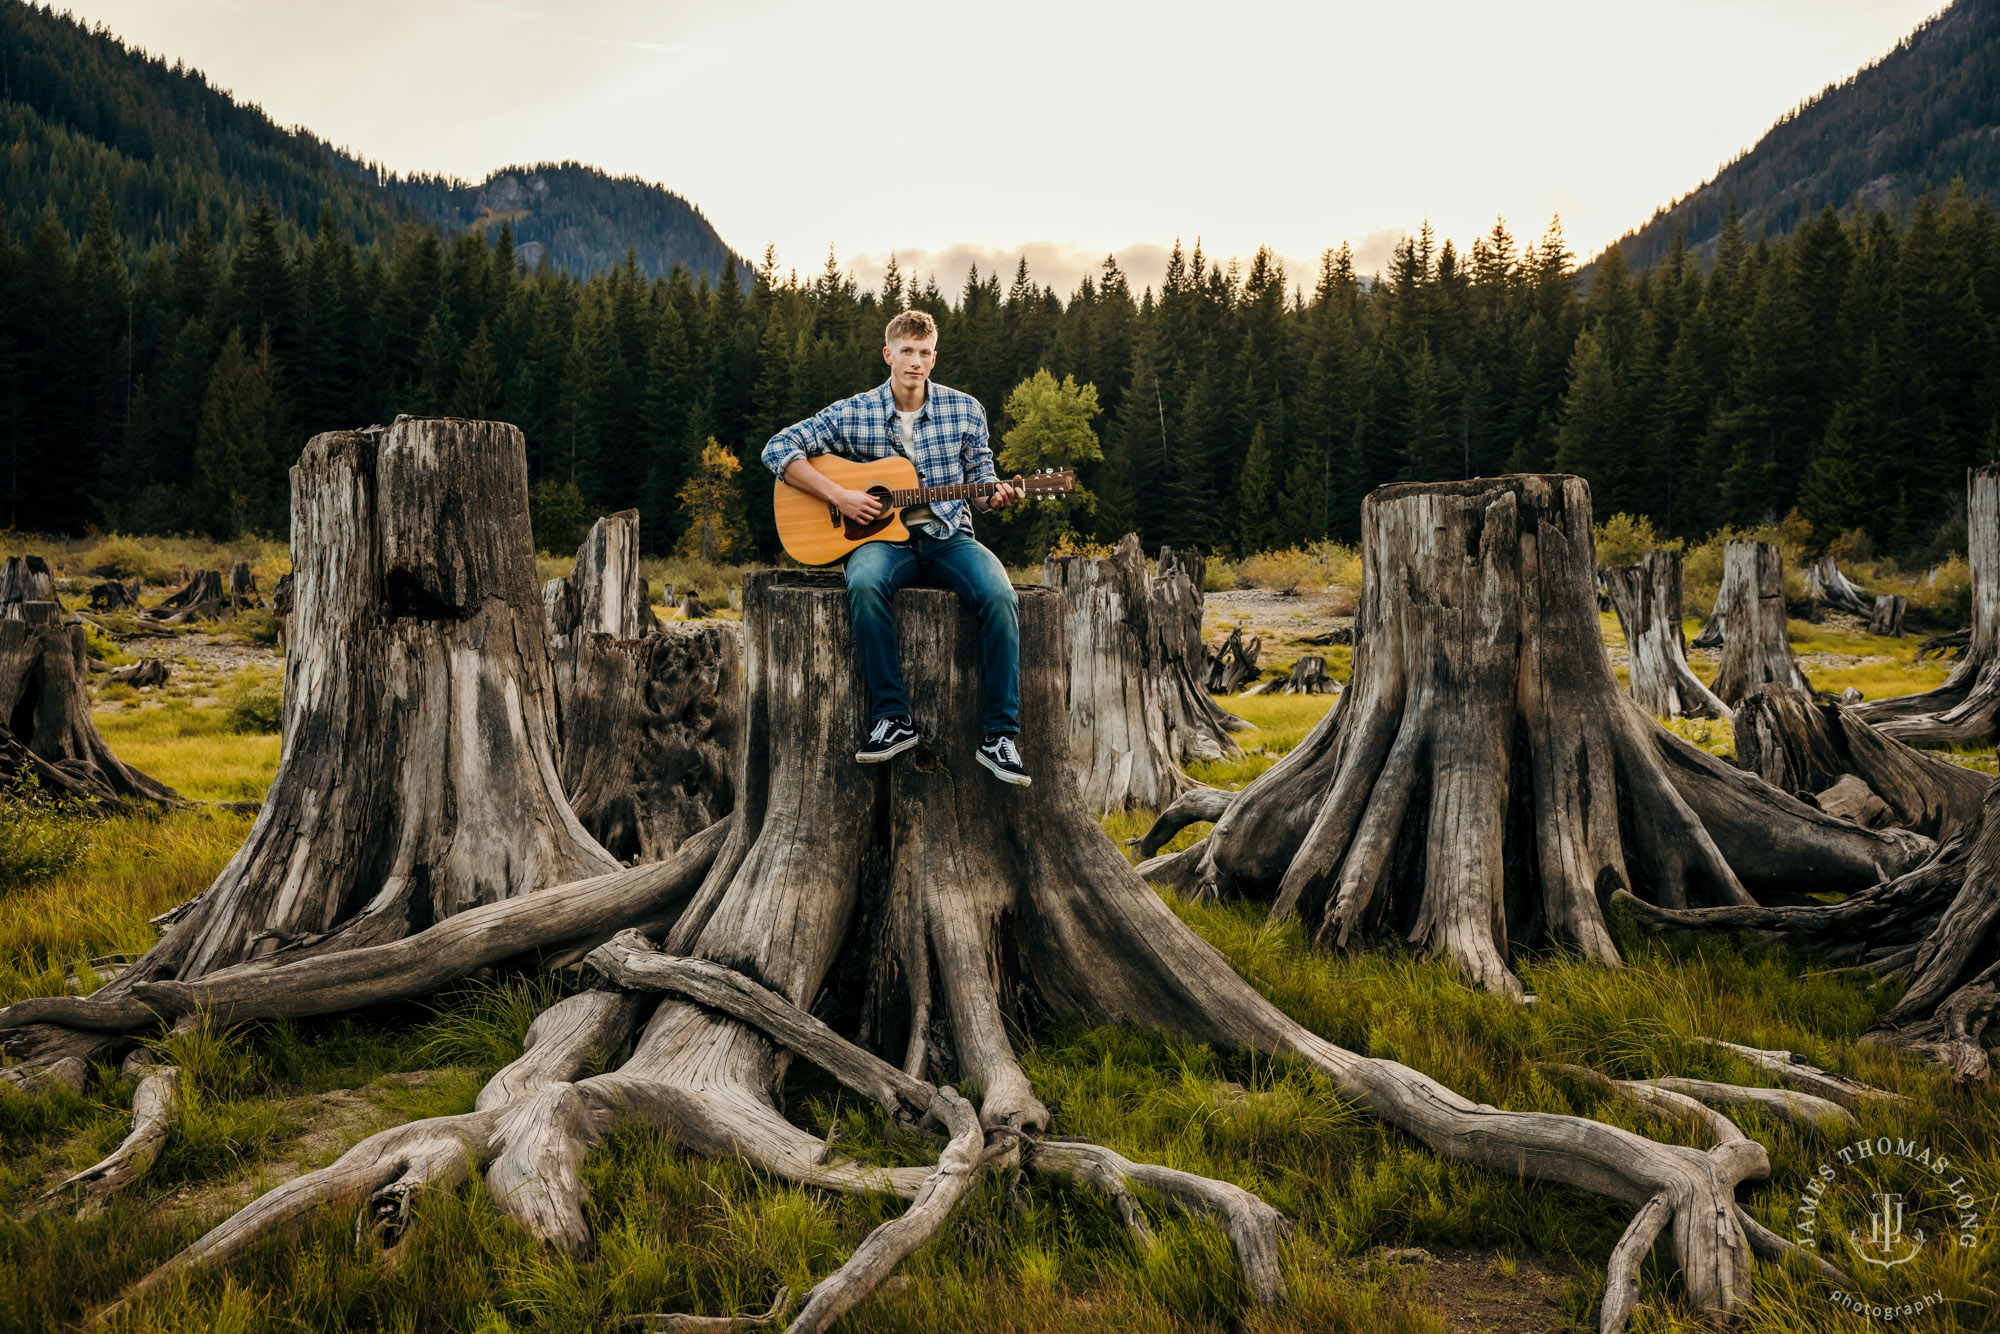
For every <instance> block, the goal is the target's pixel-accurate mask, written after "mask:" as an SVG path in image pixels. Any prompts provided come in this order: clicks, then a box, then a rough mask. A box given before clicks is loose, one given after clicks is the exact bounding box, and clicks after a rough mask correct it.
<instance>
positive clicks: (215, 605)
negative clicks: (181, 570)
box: [146, 570, 230, 625]
mask: <svg viewBox="0 0 2000 1334" xmlns="http://www.w3.org/2000/svg"><path fill="white" fill-rule="evenodd" d="M229 610H230V606H229V596H228V594H227V593H225V592H224V591H223V587H222V575H221V574H219V573H218V572H216V571H214V570H200V571H197V572H196V573H195V575H194V576H193V577H192V578H190V579H189V580H188V581H187V583H185V584H183V585H182V586H181V587H180V588H179V589H178V590H177V591H175V592H174V593H173V594H171V595H170V596H169V597H168V598H167V599H166V600H165V601H164V602H162V603H160V604H159V605H158V606H157V607H149V608H147V609H146V615H147V616H148V617H149V618H151V619H152V620H155V621H158V622H159V623H160V624H162V625H186V624H188V623H190V622H192V621H212V620H214V619H216V618H217V617H219V616H221V615H222V614H223V613H224V612H226V611H229Z"/></svg>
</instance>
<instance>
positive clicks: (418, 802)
mask: <svg viewBox="0 0 2000 1334" xmlns="http://www.w3.org/2000/svg"><path fill="white" fill-rule="evenodd" d="M526 458H527V456H526V450H525V447H524V445H523V443H522V439H521V433H520V431H519V430H517V429H516V428H515V427H512V426H508V425H504V424H501V423H498V422H474V421H459V420H455V419H438V418H399V419H398V420H397V422H396V424H395V425H393V426H390V427H388V428H386V429H383V428H374V429H371V430H367V431H331V432H327V433H325V434H322V435H317V436H314V437H313V438H312V440H311V441H310V442H309V443H308V444H307V445H306V448H305V453H304V454H303V455H302V456H301V457H300V459H299V462H298V463H297V464H296V465H295V466H294V467H293V469H292V474H291V492H292V528H291V531H292V541H293V576H294V578H293V584H292V588H293V593H294V597H295V599H296V610H295V612H294V625H293V627H292V630H293V634H294V635H295V637H296V643H295V644H294V649H293V651H292V652H291V653H290V654H288V655H287V658H286V663H285V727H284V752H283V754H282V755H281V757H280V758H279V761H278V773H277V776H276V778H275V779H274V780H273V781H272V784H271V789H270V792H269V794H268V795H267V796H266V797H265V800H264V807H263V811H262V813H261V814H259V816H258V817H257V823H256V826H255V827H254V828H253V829H252V830H251V832H250V836H249V839H248V840H247V841H246V842H245V843H244V845H243V846H242V847H241V848H240V849H238V850H237V853H236V855H235V857H234V858H232V859H231V860H230V863H229V865H228V867H226V868H225V869H224V870H223V872H222V874H221V875H220V876H219V877H217V879H216V881H215V883H214V884H213V885H211V886H210V887H209V888H208V890H207V891H206V892H204V893H203V894H202V895H201V896H200V898H199V899H197V900H196V901H195V903H194V905H193V907H192V908H191V909H190V910H189V911H188V912H187V914H186V915H185V916H184V917H183V918H182V919H181V920H180V921H179V922H178V923H177V924H176V925H175V926H174V927H173V928H172V929H171V930H169V931H168V932H167V934H166V936H165V937H164V938H163V939H162V940H161V941H160V943H159V944H158V945H157V946H156V947H155V948H154V949H153V951H152V952H151V953H150V954H148V955H147V956H146V958H145V959H143V960H142V961H140V962H139V963H138V964H136V965H134V966H133V967H132V968H131V969H130V970H129V971H128V972H127V973H126V974H125V975H123V976H121V977H120V978H119V979H118V981H116V982H114V983H112V984H110V986H108V987H106V988H105V991H106V992H110V993H111V995H112V997H115V996H117V995H118V994H119V992H120V991H121V990H122V989H124V988H127V987H129V986H131V985H133V984H136V983H139V982H147V981H154V980H157V979H164V978H174V979H181V980H186V979H190V978H197V977H201V976H202V975H204V974H206V973H210V972H212V971H215V970H217V969H222V968H227V967H230V966H231V965H235V964H239V963H241V962H243V961H245V960H247V959H253V958H260V959H261V958H263V957H264V956H275V957H277V958H288V957H294V956H305V955H313V954H324V953H332V952H337V951H341V950H351V949H357V948H360V947H363V946H368V945H378V944H381V943H383V942H385V941H393V940H396V939H399V938H400V937H402V936H405V935H408V934H409V933H411V932H413V931H421V930H422V929H424V928H425V927H427V926H429V925H430V924H431V923H433V922H436V921H440V920H442V919H444V918H447V917H450V916H452V915H453V914H454V913H459V912H463V911H464V910H465V909H467V908H470V907H474V906H476V905H478V904H482V903H492V902H495V901H497V900H500V899H506V898H510V897H512V896H515V895H519V894H526V893H529V892H531V891H533V890H536V889H540V888H543V887H545V886H548V885H552V884H557V883H561V882H563V881H569V880H575V879H578V878H580V877H582V876H585V875H590V874H595V873H597V872H602V871H609V870H612V869H614V868H615V866H616V862H614V861H613V859H612V858H611V857H610V855H609V854H607V853H606V852H605V851H604V849H603V848H601V847H600V846H598V844H597V842H596V841H595V840H594V839H592V838H591V837H590V835H589V834H588V833H586V832H585V831H584V829H583V828H582V826H581V825H579V824H578V823H577V820H576V816H575V814H574V813H573V812H572V811H571V809H570V806H569V802H568V801H567V800H566V799H565V798H564V796H563V793H562V788H561V785H560V780H559V778H558V776H557V770H556V761H555V752H554V746H553V742H554V738H555V730H556V729H555V702H554V698H553V693H552V689H551V684H550V680H549V661H548V650H547V648H546V646H545V645H546V640H545V637H544V631H543V627H542V609H541V606H540V603H539V600H538V599H537V597H536V595H535V560H534V550H533V548H532V546H531V545H530V540H529V528H528V481H527V463H526ZM269 961H270V960H268V959H266V960H265V962H269ZM110 998H111V997H107V999H110Z"/></svg>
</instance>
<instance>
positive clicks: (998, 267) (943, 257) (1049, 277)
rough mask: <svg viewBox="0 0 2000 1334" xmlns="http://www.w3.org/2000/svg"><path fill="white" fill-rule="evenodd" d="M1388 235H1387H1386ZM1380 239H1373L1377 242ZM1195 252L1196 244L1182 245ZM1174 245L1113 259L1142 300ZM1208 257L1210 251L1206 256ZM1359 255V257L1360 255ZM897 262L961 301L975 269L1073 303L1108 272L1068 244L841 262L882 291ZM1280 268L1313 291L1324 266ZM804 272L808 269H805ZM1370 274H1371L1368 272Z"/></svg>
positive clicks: (907, 252)
mask: <svg viewBox="0 0 2000 1334" xmlns="http://www.w3.org/2000/svg"><path fill="white" fill-rule="evenodd" d="M1384 230H1385V233H1386V229H1384ZM1375 235H1376V233H1373V232H1371V233H1369V237H1370V238H1373V237H1374V236H1375ZM1401 235H1402V233H1400V232H1396V233H1394V234H1393V235H1392V236H1391V239H1390V240H1389V241H1388V242H1387V243H1386V244H1385V245H1384V246H1383V247H1382V254H1383V255H1384V257H1386V256H1387V255H1388V253H1389V250H1390V249H1391V248H1393V247H1394V245H1395V240H1396V238H1398V237H1400V236H1401ZM1182 244H1183V246H1184V248H1185V249H1186V250H1188V251H1189V252H1192V251H1193V250H1194V245H1195V242H1194V240H1193V239H1188V240H1185V241H1183V242H1182ZM1172 250H1173V247H1172V246H1171V245H1159V244H1156V243H1154V242H1150V241H1138V242H1134V243H1132V244H1131V245H1124V246H1118V247H1116V248H1115V249H1113V250H1111V251H1110V252H1109V253H1111V254H1112V255H1114V256H1115V257H1116V258H1117V260H1118V267H1119V268H1120V269H1123V270H1124V272H1125V281H1126V282H1127V283H1128V284H1130V286H1131V288H1132V295H1133V297H1134V298H1135V299H1136V298H1137V297H1138V296H1139V294H1140V293H1142V292H1144V291H1145V290H1146V289H1147V288H1148V287H1150V288H1152V289H1153V291H1154V292H1155V293H1157V292H1158V291H1159V290H1160V285H1161V283H1162V281H1163V280H1164V279H1165V278H1166V275H1167V257H1168V255H1169V254H1170V253H1171V252H1172ZM1203 253H1204V254H1207V251H1206V249H1204V251H1203ZM1357 253H1358V252H1357ZM891 254H893V255H894V256H895V258H896V267H897V268H898V269H899V270H901V271H902V274H903V280H904V282H905V283H907V282H909V281H910V280H911V279H912V278H913V277H914V278H915V280H916V282H917V283H918V285H920V286H921V285H922V283H923V282H924V280H925V279H927V278H931V277H933V276H934V277H936V279H937V284H938V286H939V287H940V288H942V289H943V291H944V293H945V295H946V296H947V297H950V298H951V299H952V300H954V301H956V300H957V298H958V293H959V291H960V290H961V289H962V288H963V287H964V286H965V276H966V274H967V272H968V271H970V270H971V268H972V266H973V265H975V264H976V265H978V266H979V276H980V278H981V280H982V281H983V280H984V279H985V278H986V277H987V276H988V275H989V274H993V273H998V274H999V275H1000V286H1001V287H1002V289H1005V288H1006V287H1007V286H1008V285H1009V284H1011V283H1012V282H1013V281H1014V272H1015V270H1016V269H1017V268H1018V267H1019V265H1020V263H1021V261H1022V260H1023V259H1025V260H1027V261H1028V276H1029V278H1031V279H1033V280H1034V282H1035V284H1036V285H1037V286H1039V287H1053V288H1054V289H1055V290H1056V291H1057V292H1059V293H1060V294H1062V295H1063V296H1064V297H1065V298H1067V297H1068V296H1069V295H1070V294H1071V293H1073V292H1075V291H1076V289H1077V286H1078V284H1080V283H1081V282H1082V281H1083V280H1084V278H1085V277H1089V278H1090V279H1091V280H1092V281H1093V282H1094V281H1096V280H1097V279H1098V277H1099V276H1100V275H1101V274H1102V272H1103V269H1104V257H1105V254H1106V252H1105V251H1103V250H1099V249H1096V248H1095V247H1092V246H1086V245H1076V244H1073V243H1070V242H1066V241H1029V242H1026V243H1025V244H1022V245H1017V246H994V245H978V244H973V243H970V242H961V243H959V244H957V245H948V246H944V247H942V248H941V249H937V250H926V249H923V248H921V247H910V248H908V249H899V250H895V251H886V250H885V251H878V252H872V253H867V254H858V255H849V256H848V257H847V258H846V259H845V260H843V261H842V262H841V267H842V268H843V269H845V270H846V271H847V272H848V273H849V274H850V275H852V276H853V278H854V281H855V282H856V283H857V284H859V285H860V286H861V287H864V288H879V287H881V285H882V277H883V275H884V274H885V273H887V272H888V269H889V257H890V255H891ZM1208 258H1209V260H1210V261H1211V262H1213V263H1216V264H1222V265H1227V264H1228V263H1229V262H1230V261H1231V260H1232V259H1234V260H1235V261H1236V264H1237V267H1238V268H1239V269H1247V268H1248V267H1249V265H1250V259H1251V256H1250V255H1248V254H1245V255H1208ZM1278 262H1279V263H1280V264H1282V265H1283V266H1284V270H1285V279H1286V286H1287V287H1291V286H1298V287H1302V288H1304V289H1306V290H1307V291H1310V290H1311V289H1312V285H1313V282H1314V280H1315V278H1316V276H1317V275H1318V273H1319V260H1318V258H1317V257H1314V258H1312V259H1310V260H1299V259H1293V258H1290V257H1288V256H1283V255H1281V256H1279V257H1278ZM801 267H803V266H801ZM1364 272H1365V270H1364Z"/></svg>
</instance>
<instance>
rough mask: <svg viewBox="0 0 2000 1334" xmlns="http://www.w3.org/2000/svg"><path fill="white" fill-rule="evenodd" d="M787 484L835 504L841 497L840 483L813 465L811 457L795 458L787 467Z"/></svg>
mask: <svg viewBox="0 0 2000 1334" xmlns="http://www.w3.org/2000/svg"><path fill="white" fill-rule="evenodd" d="M785 485H786V486H789V487H795V488H797V489H798V490H800V491H803V492H805V493H806V494H807V495H809V496H814V497H817V498H818V499H820V500H824V501H826V502H827V503H828V504H834V503H836V502H838V500H839V499H840V491H841V488H840V484H839V483H837V482H835V481H834V480H833V479H832V478H831V477H828V476H827V475H826V474H825V473H823V472H821V471H820V470H819V469H818V468H815V467H813V464H812V460H811V459H793V460H792V461H791V463H790V465H789V466H787V467H786V469H785Z"/></svg>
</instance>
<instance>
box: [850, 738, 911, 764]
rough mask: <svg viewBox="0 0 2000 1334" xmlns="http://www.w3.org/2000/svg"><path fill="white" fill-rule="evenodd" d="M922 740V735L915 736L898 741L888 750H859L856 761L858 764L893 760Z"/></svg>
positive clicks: (855, 756) (856, 753)
mask: <svg viewBox="0 0 2000 1334" xmlns="http://www.w3.org/2000/svg"><path fill="white" fill-rule="evenodd" d="M922 740H923V738H922V737H920V736H913V737H910V738H909V739H908V740H906V741H899V742H897V743H896V744H895V745H893V746H891V747H889V749H887V750H857V751H855V752H854V762H855V763H856V764H880V763H881V762H882V761H884V760H893V759H895V758H896V757H897V756H898V755H901V754H902V753H903V752H904V751H906V750H908V749H909V748H910V747H912V746H914V745H916V744H917V743H918V742H919V741H922Z"/></svg>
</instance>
